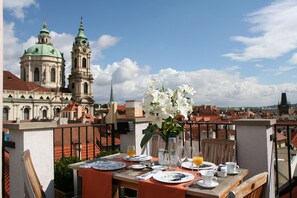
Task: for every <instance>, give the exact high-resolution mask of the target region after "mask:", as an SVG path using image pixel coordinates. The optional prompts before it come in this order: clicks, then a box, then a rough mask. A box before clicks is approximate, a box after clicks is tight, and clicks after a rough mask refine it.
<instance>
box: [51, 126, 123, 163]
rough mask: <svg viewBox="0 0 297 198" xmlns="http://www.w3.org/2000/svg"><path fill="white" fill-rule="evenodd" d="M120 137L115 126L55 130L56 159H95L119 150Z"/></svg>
mask: <svg viewBox="0 0 297 198" xmlns="http://www.w3.org/2000/svg"><path fill="white" fill-rule="evenodd" d="M119 144H120V141H119V135H118V133H117V132H116V131H115V129H114V125H113V124H92V125H74V126H62V127H57V128H55V129H54V147H55V149H54V158H55V161H57V160H59V159H60V158H64V157H69V156H75V157H78V158H79V159H81V160H86V159H93V158H96V157H98V155H100V153H102V152H112V151H116V150H119Z"/></svg>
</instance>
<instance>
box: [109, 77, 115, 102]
mask: <svg viewBox="0 0 297 198" xmlns="http://www.w3.org/2000/svg"><path fill="white" fill-rule="evenodd" d="M112 102H114V100H113V89H112V81H111V84H110V98H109V103H112Z"/></svg>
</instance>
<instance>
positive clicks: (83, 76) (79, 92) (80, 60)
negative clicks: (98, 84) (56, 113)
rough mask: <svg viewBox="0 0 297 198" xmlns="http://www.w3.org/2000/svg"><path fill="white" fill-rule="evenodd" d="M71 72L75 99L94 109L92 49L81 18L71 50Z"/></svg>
mask: <svg viewBox="0 0 297 198" xmlns="http://www.w3.org/2000/svg"><path fill="white" fill-rule="evenodd" d="M71 62H72V65H71V74H70V75H69V85H68V86H69V90H70V91H71V92H72V94H73V100H74V101H76V102H78V103H80V104H83V105H84V106H86V107H87V109H88V111H91V112H93V111H94V98H93V97H94V96H93V82H94V78H93V75H92V73H91V67H90V65H91V49H90V45H89V41H88V38H87V37H86V35H85V34H84V27H83V21H82V19H81V21H80V26H79V29H78V34H77V36H76V37H75V41H74V43H73V47H72V52H71Z"/></svg>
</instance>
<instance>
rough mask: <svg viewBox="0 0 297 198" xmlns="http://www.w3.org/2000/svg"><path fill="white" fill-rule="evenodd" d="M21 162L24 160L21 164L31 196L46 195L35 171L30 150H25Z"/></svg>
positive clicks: (40, 196)
mask: <svg viewBox="0 0 297 198" xmlns="http://www.w3.org/2000/svg"><path fill="white" fill-rule="evenodd" d="M21 162H22V163H21V164H22V172H23V177H24V182H25V187H26V189H27V192H28V194H29V196H30V198H44V197H46V196H45V194H44V191H43V190H42V186H41V184H40V181H39V179H38V177H37V174H36V172H35V169H34V166H33V163H32V160H31V155H30V151H29V150H25V151H24V152H23V155H22V158H21Z"/></svg>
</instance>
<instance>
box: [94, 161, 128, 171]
mask: <svg viewBox="0 0 297 198" xmlns="http://www.w3.org/2000/svg"><path fill="white" fill-rule="evenodd" d="M91 167H92V168H94V169H96V170H117V169H121V168H124V167H126V164H125V163H124V162H113V161H97V162H94V163H92V164H91Z"/></svg>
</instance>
